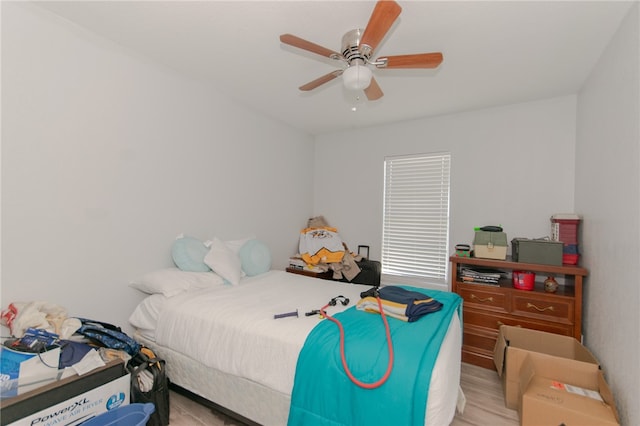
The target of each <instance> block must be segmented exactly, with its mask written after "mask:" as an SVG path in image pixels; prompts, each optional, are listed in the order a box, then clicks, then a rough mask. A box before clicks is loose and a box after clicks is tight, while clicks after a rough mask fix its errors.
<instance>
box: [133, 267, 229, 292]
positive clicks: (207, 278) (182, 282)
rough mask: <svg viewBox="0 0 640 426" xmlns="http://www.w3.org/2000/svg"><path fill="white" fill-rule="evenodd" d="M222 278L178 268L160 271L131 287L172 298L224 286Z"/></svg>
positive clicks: (148, 275)
mask: <svg viewBox="0 0 640 426" xmlns="http://www.w3.org/2000/svg"><path fill="white" fill-rule="evenodd" d="M222 284H224V281H223V279H222V277H220V276H219V275H218V274H215V273H213V272H190V271H182V270H180V269H178V268H166V269H159V270H157V271H153V272H149V273H147V274H145V275H143V276H142V277H141V278H139V279H137V280H135V281H131V283H130V286H131V287H133V288H135V289H137V290H140V291H142V292H143V293H147V294H163V295H165V296H166V297H172V296H175V295H177V294H180V293H182V292H183V291H188V290H191V289H200V288H207V287H211V286H216V285H222Z"/></svg>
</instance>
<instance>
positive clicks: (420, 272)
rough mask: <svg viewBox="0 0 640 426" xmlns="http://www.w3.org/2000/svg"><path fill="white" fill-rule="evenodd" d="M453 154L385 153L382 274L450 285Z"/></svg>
mask: <svg viewBox="0 0 640 426" xmlns="http://www.w3.org/2000/svg"><path fill="white" fill-rule="evenodd" d="M450 163H451V155H450V154H448V153H445V154H428V155H425V154H421V155H412V156H402V157H387V158H385V162H384V167H385V173H384V180H385V184H384V217H383V230H382V273H383V274H386V275H393V276H402V277H414V278H416V279H417V280H416V281H418V282H422V283H426V282H434V283H439V284H443V283H445V284H446V280H447V269H448V264H449V262H448V259H449V255H448V240H449V174H450V173H449V172H450Z"/></svg>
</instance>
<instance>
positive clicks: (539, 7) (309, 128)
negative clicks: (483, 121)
mask: <svg viewBox="0 0 640 426" xmlns="http://www.w3.org/2000/svg"><path fill="white" fill-rule="evenodd" d="M38 4H39V5H40V6H42V7H45V8H47V9H49V10H51V11H53V12H54V13H56V14H58V15H61V16H63V17H64V18H66V19H68V20H70V21H73V22H75V23H77V24H78V25H81V26H84V27H86V28H88V29H89V30H91V31H93V32H95V33H97V34H100V35H102V36H104V37H107V38H109V39H111V40H113V41H115V42H117V43H119V44H121V45H123V46H126V47H127V48H130V49H132V50H134V51H136V52H139V53H140V54H142V55H144V56H147V57H150V58H153V59H154V60H156V61H158V62H161V63H164V64H165V65H168V66H170V67H172V68H174V69H176V70H179V71H180V72H182V73H184V74H186V75H189V76H191V77H195V78H198V79H202V80H204V81H207V82H210V83H211V84H212V85H213V86H215V87H217V88H218V89H219V90H221V91H223V92H225V93H226V94H228V95H230V96H232V97H233V98H236V99H238V100H239V101H240V102H242V103H244V104H247V105H249V106H251V107H252V108H254V109H256V110H258V111H261V112H262V113H264V114H266V115H268V116H270V117H273V118H275V119H278V120H280V121H283V122H286V123H289V124H290V125H292V126H294V127H296V128H299V129H301V130H304V131H306V132H308V133H310V134H320V133H326V132H331V131H335V130H344V129H352V128H357V127H362V126H371V125H376V124H386V123H390V122H395V121H400V120H407V119H413V118H418V117H425V116H433V115H440V114H447V113H451V112H456V111H464V110H471V109H477V108H483V107H489V106H495V105H503V104H511V103H517V102H523V101H529V100H535V99H542V98H548V97H554V96H560V95H565V94H571V93H576V92H577V91H578V90H579V88H580V87H581V85H582V84H583V83H584V81H585V79H586V78H587V76H588V74H589V72H590V71H591V69H592V67H593V65H594V64H595V63H596V61H597V59H598V58H599V56H600V55H601V54H602V52H603V50H604V48H605V47H606V45H607V44H608V42H609V40H610V39H611V37H612V36H613V34H614V33H615V31H616V29H617V28H618V26H619V25H620V23H621V21H622V19H623V18H624V16H625V14H626V13H627V12H628V10H629V8H630V7H631V5H632V3H631V2H619V1H601V2H596V1H563V2H561V1H548V2H542V1H529V2H525V1H472V2H466V1H402V0H400V1H399V4H400V5H401V6H402V8H403V10H402V13H401V14H400V18H399V19H398V20H397V21H396V23H395V25H394V26H393V27H392V29H391V30H390V32H389V33H388V34H387V36H386V38H385V39H384V40H383V41H382V43H381V44H380V45H379V47H378V49H377V52H375V53H374V55H373V56H374V57H378V56H383V55H384V56H386V55H400V54H408V53H424V52H435V51H439V52H442V53H443V55H444V61H443V63H442V65H441V66H440V67H439V68H438V69H437V70H375V71H374V76H375V77H376V80H377V81H378V83H379V85H380V87H381V88H382V90H383V91H384V93H385V96H384V97H383V98H382V99H380V100H378V101H374V102H369V101H366V98H365V97H364V96H363V95H362V94H361V93H360V94H354V93H350V92H349V91H347V90H345V89H344V88H343V87H342V84H341V81H340V79H336V80H334V81H332V82H330V83H328V84H325V85H323V86H321V87H320V88H318V89H316V90H314V91H312V92H307V93H304V92H300V91H299V90H298V89H297V88H298V87H299V86H301V85H302V84H304V83H307V82H309V81H311V80H314V79H316V78H317V77H320V76H321V75H324V74H326V73H328V72H330V71H332V70H334V69H337V68H340V67H341V63H339V62H335V61H332V60H330V59H327V58H323V57H321V56H319V55H314V54H311V53H308V52H305V51H302V50H299V49H296V48H292V47H290V46H286V45H283V44H281V43H280V41H279V36H280V34H283V33H291V34H294V35H296V36H298V37H301V38H304V39H306V40H308V41H312V42H314V43H316V44H319V45H321V46H324V47H326V48H329V49H331V50H335V51H340V47H341V46H340V44H341V38H342V35H343V34H344V33H345V32H347V31H349V30H351V29H354V28H364V27H365V26H366V24H367V22H368V20H369V16H370V14H371V11H372V10H373V6H374V2H372V1H356V2H345V1H252V2H249V1H225V2H223V1H178V0H176V1H168V2H165V1H69V2H57V1H47V2H41V3H38ZM358 98H361V99H358ZM354 105H355V106H357V111H355V112H352V111H351V107H352V106H354Z"/></svg>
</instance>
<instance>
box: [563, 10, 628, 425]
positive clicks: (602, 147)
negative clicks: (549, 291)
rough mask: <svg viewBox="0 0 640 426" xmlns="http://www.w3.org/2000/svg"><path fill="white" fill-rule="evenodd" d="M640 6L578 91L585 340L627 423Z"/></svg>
mask: <svg viewBox="0 0 640 426" xmlns="http://www.w3.org/2000/svg"><path fill="white" fill-rule="evenodd" d="M639 27H640V8H639V7H638V5H637V4H636V5H635V7H634V8H633V9H631V11H630V13H629V15H628V16H627V17H626V19H625V20H624V22H623V23H622V25H621V27H620V29H619V30H618V32H617V33H616V35H615V36H614V38H613V40H612V41H611V43H610V45H609V46H608V47H607V49H606V51H605V53H604V54H603V56H602V57H601V58H600V60H599V63H598V64H597V65H596V67H595V68H594V70H593V71H592V72H591V75H590V77H589V80H588V81H587V83H586V84H585V86H584V88H583V89H582V90H581V92H580V94H579V96H578V115H577V144H576V145H577V149H576V163H577V167H576V191H575V192H576V209H577V211H578V212H580V213H582V214H583V215H584V221H583V225H582V253H583V263H584V265H585V266H586V267H587V268H588V269H589V272H590V275H589V277H588V279H587V280H586V284H585V315H584V318H585V321H584V327H583V329H584V332H585V343H586V345H587V346H588V347H589V348H590V349H591V350H592V351H593V352H594V354H595V355H596V357H597V358H598V359H599V360H600V362H601V363H602V365H603V370H604V372H605V375H606V378H607V380H608V382H609V384H610V385H611V388H612V390H613V392H614V395H615V396H616V399H617V404H618V408H619V411H620V414H621V420H622V424H623V425H638V424H640V407H639V406H638V389H640V362H638V353H639V352H640V314H639V307H640V285H639V282H638V277H639V276H640V262H639V261H640V123H639V121H640V100H639V99H640V65H639V64H640V41H639V40H640V30H639Z"/></svg>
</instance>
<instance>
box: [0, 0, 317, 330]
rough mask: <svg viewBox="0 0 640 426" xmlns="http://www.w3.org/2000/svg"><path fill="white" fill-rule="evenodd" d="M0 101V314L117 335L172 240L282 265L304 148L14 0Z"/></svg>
mask: <svg viewBox="0 0 640 426" xmlns="http://www.w3.org/2000/svg"><path fill="white" fill-rule="evenodd" d="M2 90H3V93H2V113H3V116H2V209H3V211H2V300H1V302H2V306H3V307H5V306H6V305H7V304H8V303H10V302H12V301H30V300H46V301H50V302H53V303H58V304H60V305H62V306H64V307H66V308H67V309H68V310H69V314H70V315H77V316H85V317H90V318H96V319H101V320H103V321H109V322H114V323H117V324H119V325H122V326H128V321H127V319H128V317H129V315H130V313H131V312H132V311H133V308H134V306H135V304H136V302H137V301H139V300H140V299H141V297H142V295H141V293H139V292H137V291H136V290H132V289H131V288H129V287H128V283H129V281H130V280H131V279H134V278H137V277H139V276H140V275H142V274H143V273H145V272H148V271H151V270H153V269H156V268H160V267H166V266H171V265H172V261H171V258H170V246H171V243H172V241H173V239H174V238H175V236H176V235H177V234H179V233H181V232H184V233H187V234H189V235H192V236H195V237H199V238H203V239H204V238H210V237H213V236H214V235H215V236H219V237H221V238H223V239H232V238H240V237H244V236H247V235H250V234H253V235H255V236H257V237H258V238H261V239H263V240H264V241H265V242H267V243H268V244H269V246H270V248H271V250H272V254H273V259H274V267H275V268H280V269H283V268H284V267H285V266H286V262H287V259H288V257H289V256H290V255H291V254H293V253H295V251H296V249H297V238H298V232H299V230H300V229H301V228H302V227H303V226H304V225H305V224H306V219H307V218H308V217H309V215H310V214H311V213H312V208H311V206H312V198H311V195H310V191H309V188H310V187H311V185H312V179H313V176H312V174H311V173H309V164H308V162H306V161H301V160H304V159H307V158H310V157H311V156H312V155H313V145H312V138H311V137H309V136H307V135H305V134H302V133H300V132H298V131H296V130H294V129H292V128H289V127H287V126H284V125H282V124H279V123H276V122H274V121H271V120H269V119H266V118H264V117H262V116H259V115H257V114H255V113H254V112H253V111H251V110H248V109H246V108H244V107H242V106H240V105H237V104H235V103H234V102H233V101H231V100H230V99H225V98H223V97H221V96H220V95H219V94H218V93H216V92H215V91H212V90H209V89H208V88H207V87H205V86H202V85H201V84H200V83H198V82H196V81H189V80H185V79H184V78H182V77H180V76H178V75H177V74H175V73H173V72H172V71H171V70H168V69H164V68H161V67H159V66H158V65H155V64H153V63H152V62H150V61H147V60H146V59H144V58H142V57H139V56H137V55H136V54H134V53H132V52H129V51H126V50H124V49H123V48H121V47H119V46H117V45H115V44H112V43H111V42H108V41H106V40H103V39H100V38H98V37H96V36H93V35H91V34H90V33H88V32H86V31H84V30H82V29H81V28H79V27H76V26H74V25H72V24H70V23H68V22H66V21H63V20H60V19H59V18H58V17H56V16H55V15H52V14H50V13H49V12H47V11H44V10H41V9H39V8H37V7H35V6H33V5H30V4H27V3H21V2H3V3H2ZM292 194H295V196H293V195H292ZM265 206H266V207H265Z"/></svg>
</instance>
